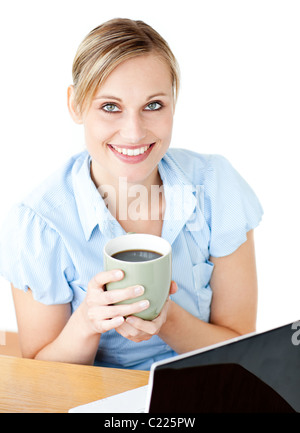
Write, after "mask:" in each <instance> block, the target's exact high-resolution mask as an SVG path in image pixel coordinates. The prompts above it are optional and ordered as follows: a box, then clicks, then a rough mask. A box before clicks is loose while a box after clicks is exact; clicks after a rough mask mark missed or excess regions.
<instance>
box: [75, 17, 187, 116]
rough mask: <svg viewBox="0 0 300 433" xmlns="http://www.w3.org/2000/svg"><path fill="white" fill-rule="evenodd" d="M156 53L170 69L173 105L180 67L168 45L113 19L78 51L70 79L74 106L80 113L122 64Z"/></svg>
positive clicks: (138, 24)
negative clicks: (73, 93)
mask: <svg viewBox="0 0 300 433" xmlns="http://www.w3.org/2000/svg"><path fill="white" fill-rule="evenodd" d="M150 53H155V54H157V55H158V56H159V57H161V58H163V59H164V60H165V61H166V62H167V64H168V66H169V67H170V73H171V81H172V87H173V93H174V100H175V101H176V99H177V95H178V91H179V67H178V64H177V61H176V58H175V56H174V54H173V53H172V51H171V49H170V47H169V45H168V44H167V42H166V41H165V40H164V39H163V38H162V37H161V36H160V34H159V33H157V32H156V31H155V30H154V29H153V28H152V27H150V26H149V25H148V24H145V23H144V22H143V21H133V20H131V19H126V18H116V19H113V20H110V21H107V22H105V23H104V24H102V25H100V26H98V27H96V28H95V29H94V30H92V31H91V32H90V33H89V34H88V35H87V36H86V37H85V39H84V40H83V41H82V43H81V44H80V46H79V47H78V50H77V53H76V55H75V58H74V62H73V69H72V76H73V85H74V90H75V104H76V106H77V108H78V109H79V111H80V112H81V111H82V110H83V109H84V108H86V107H88V106H89V105H90V103H91V100H92V98H93V96H94V94H95V92H96V90H97V89H98V87H99V86H100V85H101V84H102V83H103V82H104V80H105V79H106V78H107V77H108V75H109V74H110V73H111V72H112V71H113V70H114V68H116V67H117V66H118V65H119V64H120V63H122V62H123V61H125V60H127V59H130V58H133V57H136V56H140V55H145V54H150Z"/></svg>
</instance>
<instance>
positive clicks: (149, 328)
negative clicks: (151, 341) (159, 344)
mask: <svg viewBox="0 0 300 433" xmlns="http://www.w3.org/2000/svg"><path fill="white" fill-rule="evenodd" d="M155 320H156V319H154V320H143V319H141V318H140V317H136V316H130V317H127V318H126V323H128V324H129V325H131V326H132V327H134V328H135V329H137V330H138V331H140V332H143V333H145V334H147V335H150V336H152V335H155V334H156V333H157V332H158V329H159V328H160V326H158V323H157V322H155Z"/></svg>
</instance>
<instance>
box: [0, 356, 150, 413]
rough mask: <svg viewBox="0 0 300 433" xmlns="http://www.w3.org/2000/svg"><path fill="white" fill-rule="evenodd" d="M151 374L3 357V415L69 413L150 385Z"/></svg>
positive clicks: (0, 386)
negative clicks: (88, 404)
mask: <svg viewBox="0 0 300 433" xmlns="http://www.w3.org/2000/svg"><path fill="white" fill-rule="evenodd" d="M148 377H149V372H148V371H137V370H119V369H112V368H104V367H90V366H82V365H74V364H63V363H59V362H47V361H36V360H31V359H23V358H15V357H9V356H0V412H68V410H69V409H70V408H72V407H75V406H78V405H81V404H85V403H90V402H92V401H95V400H99V399H101V398H104V397H108V396H110V395H113V394H117V393H119V392H123V391H127V390H129V389H133V388H137V387H139V386H143V385H147V383H148Z"/></svg>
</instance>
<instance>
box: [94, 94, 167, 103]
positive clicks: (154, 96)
mask: <svg viewBox="0 0 300 433" xmlns="http://www.w3.org/2000/svg"><path fill="white" fill-rule="evenodd" d="M159 96H168V95H167V93H164V92H160V93H155V94H154V95H150V96H149V97H148V98H147V101H148V100H150V99H153V98H158V97H159ZM97 99H109V100H112V99H113V100H114V101H119V102H122V99H120V98H118V97H116V96H112V95H99V96H96V97H95V98H94V100H95V101H96V100H97Z"/></svg>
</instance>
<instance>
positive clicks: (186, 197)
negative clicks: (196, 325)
mask: <svg viewBox="0 0 300 433" xmlns="http://www.w3.org/2000/svg"><path fill="white" fill-rule="evenodd" d="M159 173H160V176H161V178H162V181H163V184H164V192H165V199H166V211H165V216H164V222H163V229H162V237H163V238H165V239H167V240H168V241H169V242H170V244H171V245H172V256H173V262H172V268H173V271H172V272H173V275H172V279H173V280H174V281H176V282H177V285H178V292H177V293H176V294H174V295H172V299H173V300H174V301H175V302H176V303H178V304H179V305H181V306H182V307H183V308H184V309H186V310H187V311H189V312H190V313H191V314H193V315H194V316H196V317H199V318H200V319H201V320H204V321H209V316H210V304H211V298H212V290H211V287H210V278H211V275H212V271H213V264H212V263H211V262H210V260H209V259H210V256H214V257H221V256H226V255H228V254H231V253H232V252H234V251H235V250H236V249H237V248H238V247H239V246H240V245H241V244H242V243H243V242H245V240H246V233H247V232H248V231H249V230H251V229H253V228H254V227H256V226H257V225H258V223H259V221H260V219H261V217H262V214H263V211H262V208H261V205H260V203H259V201H258V199H257V197H256V195H255V194H254V192H253V191H252V189H251V188H250V187H249V185H248V184H247V183H246V182H245V180H244V179H243V178H242V177H241V176H240V175H239V174H238V173H237V171H236V170H235V169H234V168H233V167H232V166H231V165H230V163H229V162H228V161H227V160H226V159H225V158H224V157H222V156H219V155H203V154H197V153H195V152H192V151H188V150H182V149H169V151H168V152H167V153H166V155H165V156H164V158H163V159H162V160H161V162H160V163H159ZM124 233H125V231H124V229H123V228H122V227H121V226H120V224H119V223H118V221H117V220H116V219H115V218H113V216H112V215H111V214H110V212H109V210H108V209H107V207H106V206H105V202H104V200H103V199H102V198H101V195H100V194H99V192H98V190H97V188H96V187H95V185H94V183H93V181H92V180H91V177H90V156H89V155H88V153H87V152H86V151H84V152H82V153H80V154H78V155H76V156H74V157H72V158H71V159H70V160H69V161H68V162H67V163H66V164H65V165H64V166H63V167H62V168H61V169H60V170H58V171H57V172H56V173H54V174H53V175H52V176H51V177H49V178H48V179H47V180H46V181H45V182H43V184H42V185H41V186H40V187H39V188H37V189H36V190H35V191H34V192H33V193H32V194H30V195H29V196H28V197H27V198H26V199H25V200H24V201H23V202H21V203H19V204H17V205H16V206H14V207H13V209H12V210H11V212H10V213H9V215H8V217H7V219H6V221H5V223H4V225H3V227H2V231H1V234H0V274H1V275H2V276H4V277H5V278H6V279H7V280H9V281H10V282H12V283H13V285H14V286H15V287H17V288H19V289H21V290H25V291H26V290H27V289H28V287H30V289H31V290H32V292H33V296H34V298H35V299H36V300H37V301H39V302H42V303H44V304H47V305H50V304H64V303H69V302H70V303H71V305H72V310H73V311H74V310H76V308H77V307H78V305H80V303H81V302H82V301H83V299H84V297H85V295H86V290H87V285H88V282H89V281H90V280H91V278H92V277H93V276H94V275H95V274H97V273H98V272H100V271H102V270H103V263H102V250H103V246H104V244H105V243H106V242H107V241H108V240H109V239H111V238H114V237H116V236H120V235H122V234H124ZM173 355H175V352H174V351H173V350H172V349H171V348H170V347H169V346H168V345H167V344H166V343H165V342H164V341H162V340H161V339H160V338H159V337H158V336H154V337H152V338H151V339H150V340H149V341H145V342H141V343H134V342H131V341H129V340H127V339H126V338H124V337H122V336H120V335H119V334H118V333H117V332H116V331H115V330H112V331H109V332H106V333H105V334H103V335H102V336H101V339H100V344H99V350H98V353H97V357H96V362H95V364H96V365H103V366H114V367H122V368H135V369H149V368H150V366H151V364H152V362H154V361H157V360H160V359H163V358H167V357H170V356H173Z"/></svg>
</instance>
